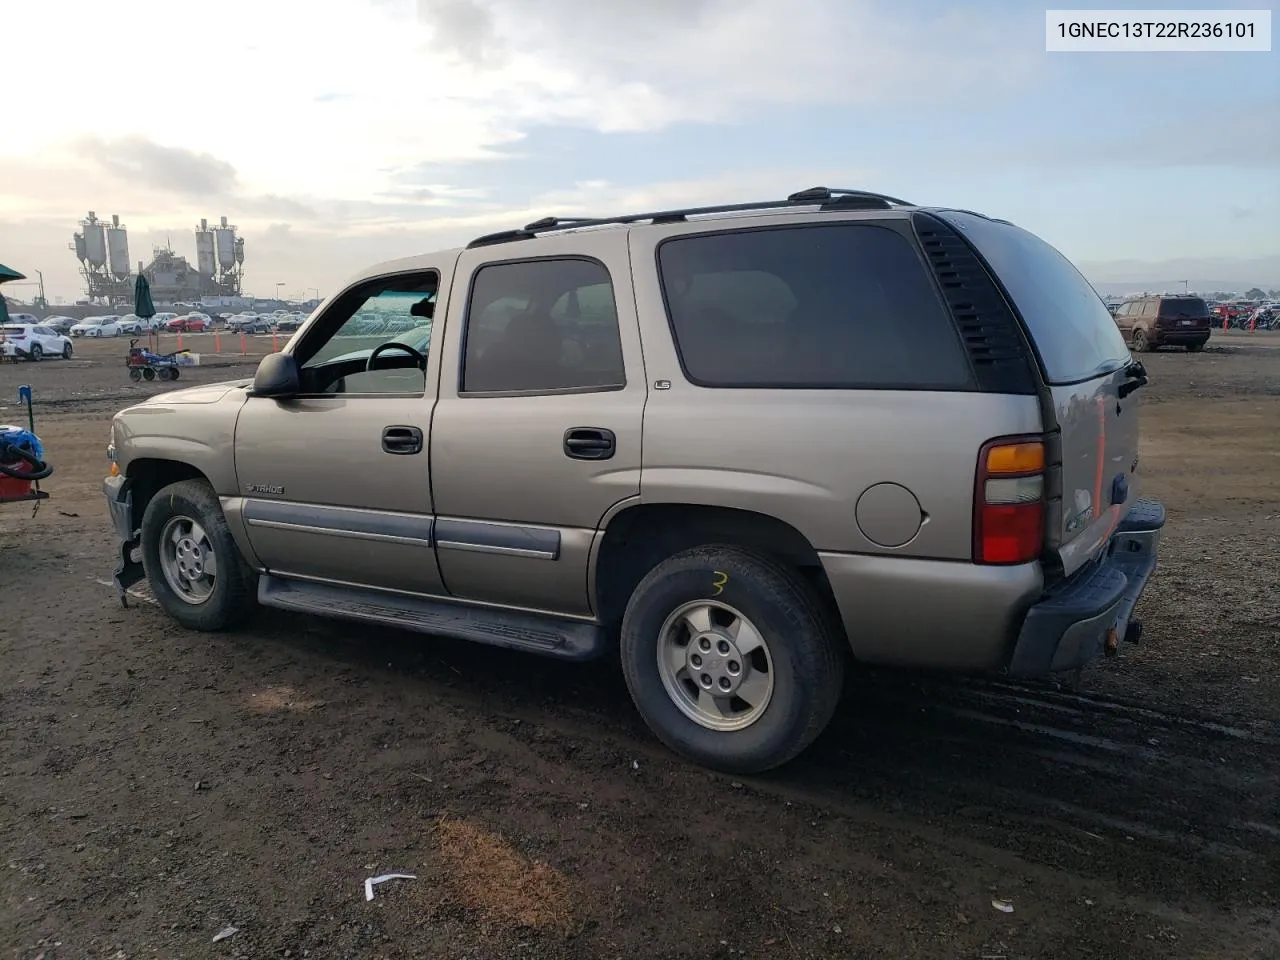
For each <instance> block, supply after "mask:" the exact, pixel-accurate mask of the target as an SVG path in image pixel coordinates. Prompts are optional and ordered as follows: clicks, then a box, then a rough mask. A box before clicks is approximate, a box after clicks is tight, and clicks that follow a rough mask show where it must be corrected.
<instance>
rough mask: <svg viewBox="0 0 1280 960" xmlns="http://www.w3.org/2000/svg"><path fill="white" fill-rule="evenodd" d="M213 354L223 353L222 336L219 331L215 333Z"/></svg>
mask: <svg viewBox="0 0 1280 960" xmlns="http://www.w3.org/2000/svg"><path fill="white" fill-rule="evenodd" d="M213 352H214V353H221V352H222V334H221V333H220V332H219V331H217V330H215V331H213Z"/></svg>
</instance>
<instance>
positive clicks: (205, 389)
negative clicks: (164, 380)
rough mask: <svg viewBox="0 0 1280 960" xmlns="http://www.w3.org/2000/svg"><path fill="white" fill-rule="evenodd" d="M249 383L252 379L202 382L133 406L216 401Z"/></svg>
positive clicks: (159, 394) (160, 394)
mask: <svg viewBox="0 0 1280 960" xmlns="http://www.w3.org/2000/svg"><path fill="white" fill-rule="evenodd" d="M251 383H253V381H252V380H225V381H223V382H222V383H202V384H201V385H200V386H198V387H186V388H185V389H182V390H170V391H168V392H166V393H157V394H156V395H155V396H154V397H148V398H147V399H146V400H143V401H142V402H141V403H136V404H134V408H137V407H151V406H156V405H162V406H170V405H172V404H175V403H217V402H218V401H219V400H221V399H222V398H223V397H225V396H226V395H227V394H228V393H231V392H232V391H233V390H243V389H244V388H245V387H247V386H249V385H250V384H251Z"/></svg>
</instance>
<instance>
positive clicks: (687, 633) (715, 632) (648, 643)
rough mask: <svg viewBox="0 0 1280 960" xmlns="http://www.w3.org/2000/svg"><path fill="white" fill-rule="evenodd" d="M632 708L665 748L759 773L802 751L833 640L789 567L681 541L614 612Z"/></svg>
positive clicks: (834, 678) (837, 652)
mask: <svg viewBox="0 0 1280 960" xmlns="http://www.w3.org/2000/svg"><path fill="white" fill-rule="evenodd" d="M621 654H622V668H623V673H624V675H625V677H626V681H627V687H628V689H629V690H630V691H631V697H632V699H633V700H634V701H635V704H636V708H637V709H638V710H639V711H640V714H641V716H643V717H644V719H645V722H646V723H647V724H648V725H649V728H650V729H651V730H652V731H653V732H654V734H655V735H656V736H657V737H658V739H660V740H661V741H662V742H663V743H665V744H666V745H667V746H668V747H670V748H671V749H672V750H675V751H676V752H677V753H680V754H682V755H684V756H686V757H688V758H689V759H691V760H693V761H695V762H697V763H699V764H701V765H703V766H706V767H710V768H712V769H715V770H721V771H724V772H727V773H759V772H761V771H764V770H768V769H771V768H773V767H777V766H780V765H781V764H784V763H786V762H787V761H788V760H791V759H792V758H793V757H795V756H796V755H797V754H799V753H800V752H801V751H802V750H804V749H805V748H806V747H807V746H809V744H810V743H812V742H813V741H814V739H815V738H817V736H818V735H819V734H820V733H821V732H822V731H823V729H824V728H825V727H826V725H827V723H828V722H829V721H830V720H831V716H832V714H833V713H834V712H835V708H836V704H837V703H838V701H839V699H840V693H841V690H842V688H843V681H844V661H845V657H844V654H843V653H842V651H841V648H840V640H839V638H838V637H837V631H835V630H834V629H833V627H832V625H831V621H830V619H829V618H828V617H827V616H826V615H825V614H824V607H823V604H822V602H821V601H820V599H819V598H818V596H817V595H816V593H815V592H814V590H813V589H812V588H811V587H810V586H809V585H808V584H807V583H806V582H805V581H804V580H802V579H801V578H800V577H799V575H798V574H796V573H795V572H794V571H792V570H790V569H788V568H786V567H783V566H782V565H780V564H778V563H777V562H775V561H774V560H772V559H770V558H769V557H767V556H764V555H762V554H758V553H756V552H754V551H750V550H745V549H743V548H740V547H735V546H703V547H697V548H695V549H692V550H686V551H684V552H683V553H679V554H677V555H675V556H673V557H671V558H670V559H668V560H666V561H664V562H663V563H661V564H659V565H658V566H657V567H655V568H654V569H653V570H652V571H650V573H649V574H648V576H646V577H645V578H644V579H643V580H641V581H640V584H639V586H637V587H636V589H635V592H634V593H633V594H632V596H631V600H630V602H629V603H628V604H627V609H626V613H625V615H624V616H623V621H622V639H621Z"/></svg>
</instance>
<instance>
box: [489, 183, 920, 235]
mask: <svg viewBox="0 0 1280 960" xmlns="http://www.w3.org/2000/svg"><path fill="white" fill-rule="evenodd" d="M804 206H817V207H820V208H821V209H823V210H850V209H859V210H887V209H889V208H890V207H893V206H900V207H909V206H913V204H911V203H909V202H908V201H906V200H899V199H897V198H896V197H890V196H887V195H886V194H883V193H872V192H871V191H869V190H846V189H843V188H837V187H810V188H809V189H808V190H801V191H800V192H798V193H793V194H791V195H790V196H788V197H787V199H785V200H759V201H755V202H753V203H723V204H717V205H715V206H709V207H685V208H683V209H678V210H658V211H654V212H651V213H628V214H623V215H622V216H617V217H543V218H542V219H541V220H535V221H533V222H532V223H528V224H525V225H524V227H522V228H519V229H516V230H502V231H499V232H498V233H487V234H485V235H484V236H482V237H476V238H475V239H474V240H472V241H471V242H470V243H468V244H467V249H471V248H473V247H487V246H491V245H493V244H496V243H510V242H512V241H515V240H530V239H532V238H534V237H536V236H538V235H539V234H543V233H554V232H557V231H560V230H576V229H579V228H582V227H604V226H621V225H624V224H629V223H641V222H644V221H646V220H647V221H649V222H651V223H679V222H681V221H684V220H688V219H689V218H690V217H698V216H708V215H713V214H717V213H747V212H750V211H753V210H782V209H785V208H787V207H804Z"/></svg>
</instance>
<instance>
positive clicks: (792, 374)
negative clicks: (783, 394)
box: [658, 224, 971, 390]
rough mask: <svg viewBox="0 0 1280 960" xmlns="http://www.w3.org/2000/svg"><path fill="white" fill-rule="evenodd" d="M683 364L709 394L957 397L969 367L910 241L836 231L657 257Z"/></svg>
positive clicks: (690, 247) (693, 246)
mask: <svg viewBox="0 0 1280 960" xmlns="http://www.w3.org/2000/svg"><path fill="white" fill-rule="evenodd" d="M658 266H659V270H660V273H661V279H662V286H663V293H664V295H665V298H666V302H667V310H668V313H669V316H670V318H671V327H672V332H673V334H674V336H675V341H676V347H677V349H678V350H679V352H680V358H681V363H682V365H683V367H684V370H685V373H686V375H687V376H688V377H689V379H690V380H691V381H692V382H694V383H697V384H699V385H701V386H709V387H793V388H801V389H803V388H833V389H841V388H845V389H849V388H858V387H870V388H876V387H878V388H885V389H891V388H903V389H930V388H933V389H940V390H946V389H958V388H963V387H965V386H968V385H969V383H970V382H971V371H970V369H969V363H968V359H967V358H966V356H965V354H964V351H963V348H962V347H961V344H960V340H959V337H958V336H957V334H956V331H955V328H954V326H953V325H952V322H951V318H950V316H949V315H948V314H947V313H946V311H945V308H944V307H943V304H942V302H941V301H940V300H939V298H938V296H937V294H936V293H935V291H934V288H933V285H932V281H931V280H930V278H929V275H928V274H927V272H926V270H925V266H924V264H923V263H922V262H921V261H920V259H919V257H918V256H917V253H916V250H915V248H914V246H913V245H912V243H911V241H909V240H907V239H906V238H905V237H903V236H902V235H901V234H899V233H896V232H894V231H893V230H891V229H888V228H887V227H881V226H876V225H873V224H834V225H823V226H803V227H787V228H781V229H776V228H775V229H768V230H740V231H735V232H732V233H720V234H699V235H694V236H685V237H677V238H673V239H671V240H667V241H665V242H664V243H663V244H662V245H661V246H660V247H659V251H658Z"/></svg>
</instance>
